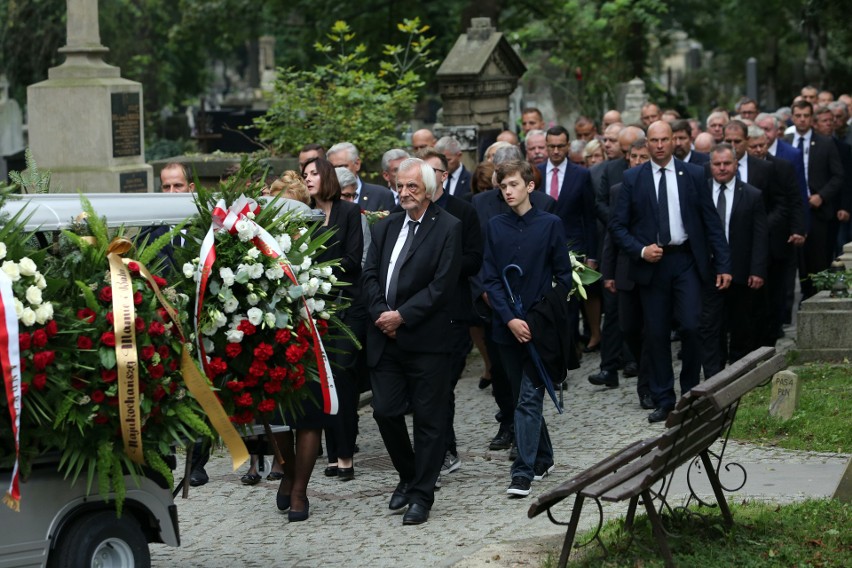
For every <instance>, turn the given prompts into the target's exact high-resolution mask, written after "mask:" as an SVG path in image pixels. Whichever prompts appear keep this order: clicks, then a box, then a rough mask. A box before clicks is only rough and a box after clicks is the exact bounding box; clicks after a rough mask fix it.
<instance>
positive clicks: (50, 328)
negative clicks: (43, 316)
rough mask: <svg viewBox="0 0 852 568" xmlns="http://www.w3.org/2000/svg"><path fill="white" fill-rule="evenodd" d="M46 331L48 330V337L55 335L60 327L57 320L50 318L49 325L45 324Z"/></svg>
mask: <svg viewBox="0 0 852 568" xmlns="http://www.w3.org/2000/svg"><path fill="white" fill-rule="evenodd" d="M44 329H45V331H46V332H47V335H48V337H53V336H54V335H56V334H57V333H58V332H59V329H58V328H57V327H56V321H55V320H50V321H49V322H47V325H46V326H44Z"/></svg>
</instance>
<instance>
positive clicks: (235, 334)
mask: <svg viewBox="0 0 852 568" xmlns="http://www.w3.org/2000/svg"><path fill="white" fill-rule="evenodd" d="M225 339H227V340H228V342H229V343H239V342H241V341H242V340H243V332H242V331H240V330H239V329H229V330H228V331H226V332H225Z"/></svg>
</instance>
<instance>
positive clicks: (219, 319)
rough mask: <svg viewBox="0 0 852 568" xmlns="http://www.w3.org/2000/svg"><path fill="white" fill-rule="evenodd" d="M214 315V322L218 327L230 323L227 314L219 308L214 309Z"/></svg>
mask: <svg viewBox="0 0 852 568" xmlns="http://www.w3.org/2000/svg"><path fill="white" fill-rule="evenodd" d="M212 316H213V324H214V325H215V326H216V327H217V328H219V327H224V326H225V324H227V323H228V318H227V317H226V316H225V314H223V313H222V312H220V311H219V310H216V311H214V312H213V314H212Z"/></svg>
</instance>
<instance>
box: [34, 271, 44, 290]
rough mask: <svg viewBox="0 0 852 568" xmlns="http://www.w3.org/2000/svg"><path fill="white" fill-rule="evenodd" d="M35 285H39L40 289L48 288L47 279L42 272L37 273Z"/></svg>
mask: <svg viewBox="0 0 852 568" xmlns="http://www.w3.org/2000/svg"><path fill="white" fill-rule="evenodd" d="M35 285H36V287H38V289H39V290H44V289H45V288H47V280H45V279H44V276H42V275H41V273H39V274H36V277H35Z"/></svg>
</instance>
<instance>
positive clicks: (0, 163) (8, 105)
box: [0, 75, 24, 182]
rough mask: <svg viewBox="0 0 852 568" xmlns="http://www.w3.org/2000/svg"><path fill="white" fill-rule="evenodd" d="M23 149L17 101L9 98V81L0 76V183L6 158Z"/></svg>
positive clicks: (21, 123) (22, 134)
mask: <svg viewBox="0 0 852 568" xmlns="http://www.w3.org/2000/svg"><path fill="white" fill-rule="evenodd" d="M23 149H24V119H23V115H22V114H21V107H20V105H19V104H18V101H16V100H15V99H10V98H9V81H7V80H6V75H0V182H3V181H4V180H5V179H6V176H7V175H8V173H9V171H8V168H7V166H6V156H11V155H13V154H17V153H18V152H20V151H21V150H23Z"/></svg>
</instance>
